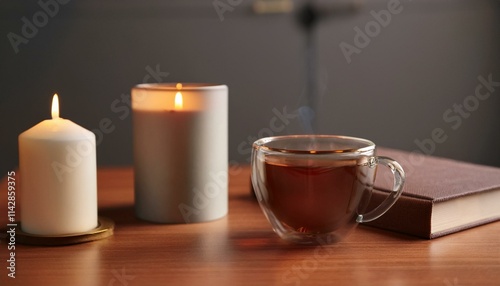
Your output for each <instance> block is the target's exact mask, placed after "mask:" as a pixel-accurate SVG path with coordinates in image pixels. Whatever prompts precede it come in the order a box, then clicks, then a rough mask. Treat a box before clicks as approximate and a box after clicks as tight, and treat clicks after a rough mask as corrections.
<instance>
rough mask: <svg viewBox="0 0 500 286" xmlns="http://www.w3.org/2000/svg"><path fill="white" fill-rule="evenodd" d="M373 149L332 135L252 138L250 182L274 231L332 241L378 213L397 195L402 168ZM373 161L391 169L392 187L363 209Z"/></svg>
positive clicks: (302, 240) (285, 235)
mask: <svg viewBox="0 0 500 286" xmlns="http://www.w3.org/2000/svg"><path fill="white" fill-rule="evenodd" d="M375 149H376V147H375V144H374V143H373V142H371V141H369V140H365V139H360V138H354V137H346V136H335V135H290V136H277V137H268V138H262V139H259V140H257V141H256V142H254V144H253V150H252V184H253V187H254V190H255V194H256V196H257V199H258V201H259V204H260V207H261V208H262V210H263V212H264V214H265V215H266V217H267V219H268V220H269V222H270V223H271V225H272V227H273V229H274V231H275V232H276V233H277V234H278V235H279V236H280V237H281V238H283V239H285V240H288V241H292V242H296V243H307V244H326V243H333V242H336V241H339V240H340V239H342V238H344V237H345V236H346V234H348V233H349V232H350V231H351V230H352V229H353V228H354V227H355V226H356V225H357V224H358V223H361V222H368V221H372V220H375V219H377V218H378V217H380V216H381V215H383V214H384V213H385V212H386V211H387V210H389V208H390V207H391V206H392V205H393V204H394V203H395V202H396V201H397V199H398V198H399V197H400V195H401V192H402V189H403V184H404V180H405V173H404V171H403V168H402V167H401V166H400V165H399V164H398V163H397V162H396V161H394V160H392V159H390V158H387V157H381V156H376V155H375ZM378 165H384V166H387V167H389V168H390V170H391V171H392V173H393V174H394V187H393V192H392V193H391V194H390V195H389V196H388V197H387V198H386V199H385V200H384V201H383V202H382V203H381V204H380V205H379V206H378V207H376V208H375V209H373V210H370V211H369V212H367V213H365V209H366V207H367V205H368V202H369V199H370V196H371V192H372V189H373V183H374V181H375V175H376V170H377V166H378Z"/></svg>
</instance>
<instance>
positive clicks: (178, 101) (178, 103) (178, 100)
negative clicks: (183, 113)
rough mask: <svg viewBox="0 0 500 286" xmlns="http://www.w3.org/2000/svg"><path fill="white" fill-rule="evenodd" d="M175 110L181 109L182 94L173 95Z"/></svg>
mask: <svg viewBox="0 0 500 286" xmlns="http://www.w3.org/2000/svg"><path fill="white" fill-rule="evenodd" d="M175 109H177V110H179V109H182V94H181V92H180V91H178V92H177V93H176V94H175Z"/></svg>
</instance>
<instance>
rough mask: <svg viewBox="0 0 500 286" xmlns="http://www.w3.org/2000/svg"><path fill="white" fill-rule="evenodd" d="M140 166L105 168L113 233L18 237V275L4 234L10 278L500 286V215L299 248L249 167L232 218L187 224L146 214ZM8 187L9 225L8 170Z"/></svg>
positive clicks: (105, 212)
mask: <svg viewBox="0 0 500 286" xmlns="http://www.w3.org/2000/svg"><path fill="white" fill-rule="evenodd" d="M234 173H236V174H234ZM132 174H133V173H132V168H102V169H99V171H98V190H99V191H98V192H99V215H101V216H106V217H108V218H111V219H113V220H114V222H115V223H116V226H115V233H114V235H113V236H111V237H109V238H107V239H104V240H99V241H94V242H89V243H84V244H78V245H71V246H60V247H39V246H38V247H37V246H26V245H20V244H16V245H15V246H16V248H15V257H16V274H15V277H16V278H14V279H13V278H10V277H8V276H7V274H8V272H9V271H8V269H7V268H6V267H7V266H8V263H7V261H6V260H7V259H8V258H9V253H10V251H9V250H8V249H7V248H8V245H7V244H6V242H5V241H2V243H1V244H0V261H2V263H0V265H1V266H2V267H0V285H37V286H41V285H130V286H132V285H444V286H456V285H500V222H496V223H491V224H487V225H484V226H480V227H476V228H473V229H470V230H467V231H463V232H459V233H456V234H452V235H449V236H445V237H441V238H438V239H435V240H423V239H420V238H416V237H412V236H407V235H403V234H398V233H394V232H388V231H383V230H379V229H376V228H372V227H367V226H359V227H358V228H357V229H356V230H355V231H354V232H353V233H351V235H350V236H349V237H347V238H346V239H345V240H344V241H342V242H340V243H337V244H334V245H328V246H298V245H292V244H289V243H286V242H284V241H282V240H281V239H280V238H279V237H278V236H277V235H275V234H274V232H273V231H272V229H271V227H270V225H269V223H268V222H267V220H266V219H265V217H264V215H263V213H262V212H261V210H260V208H259V206H258V204H257V202H256V201H255V199H254V198H252V196H251V195H250V181H249V175H250V169H249V168H248V167H247V166H244V167H240V168H239V169H233V174H232V175H231V176H230V191H229V215H228V216H227V217H225V218H223V219H220V220H217V221H213V222H207V223H197V224H186V225H161V224H153V223H148V222H145V221H141V220H139V219H136V218H135V216H134V209H133V200H134V193H133V176H132ZM5 175H6V174H5ZM0 188H1V191H0V194H1V198H0V226H1V227H4V226H5V225H6V224H7V183H6V179H5V176H4V179H3V180H2V183H1V184H0ZM19 193H20V191H19V190H18V191H17V201H18V202H19ZM16 207H17V208H16V213H17V218H19V209H20V208H19V206H16Z"/></svg>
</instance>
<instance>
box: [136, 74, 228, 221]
mask: <svg viewBox="0 0 500 286" xmlns="http://www.w3.org/2000/svg"><path fill="white" fill-rule="evenodd" d="M132 111H133V132H134V135H133V137H134V178H135V211H136V215H137V216H138V217H139V218H141V219H144V220H149V221H153V222H159V223H191V222H202V221H210V220H215V219H218V218H221V217H224V216H225V215H226V214H227V209H228V206H227V201H228V155H227V152H228V146H227V144H228V131H227V128H228V88H227V86H225V85H214V84H190V83H186V84H140V85H137V86H135V87H133V88H132Z"/></svg>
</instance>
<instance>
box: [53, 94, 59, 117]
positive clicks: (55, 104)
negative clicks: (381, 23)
mask: <svg viewBox="0 0 500 286" xmlns="http://www.w3.org/2000/svg"><path fill="white" fill-rule="evenodd" d="M58 118H59V97H58V96H57V93H56V94H54V97H52V119H58Z"/></svg>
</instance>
